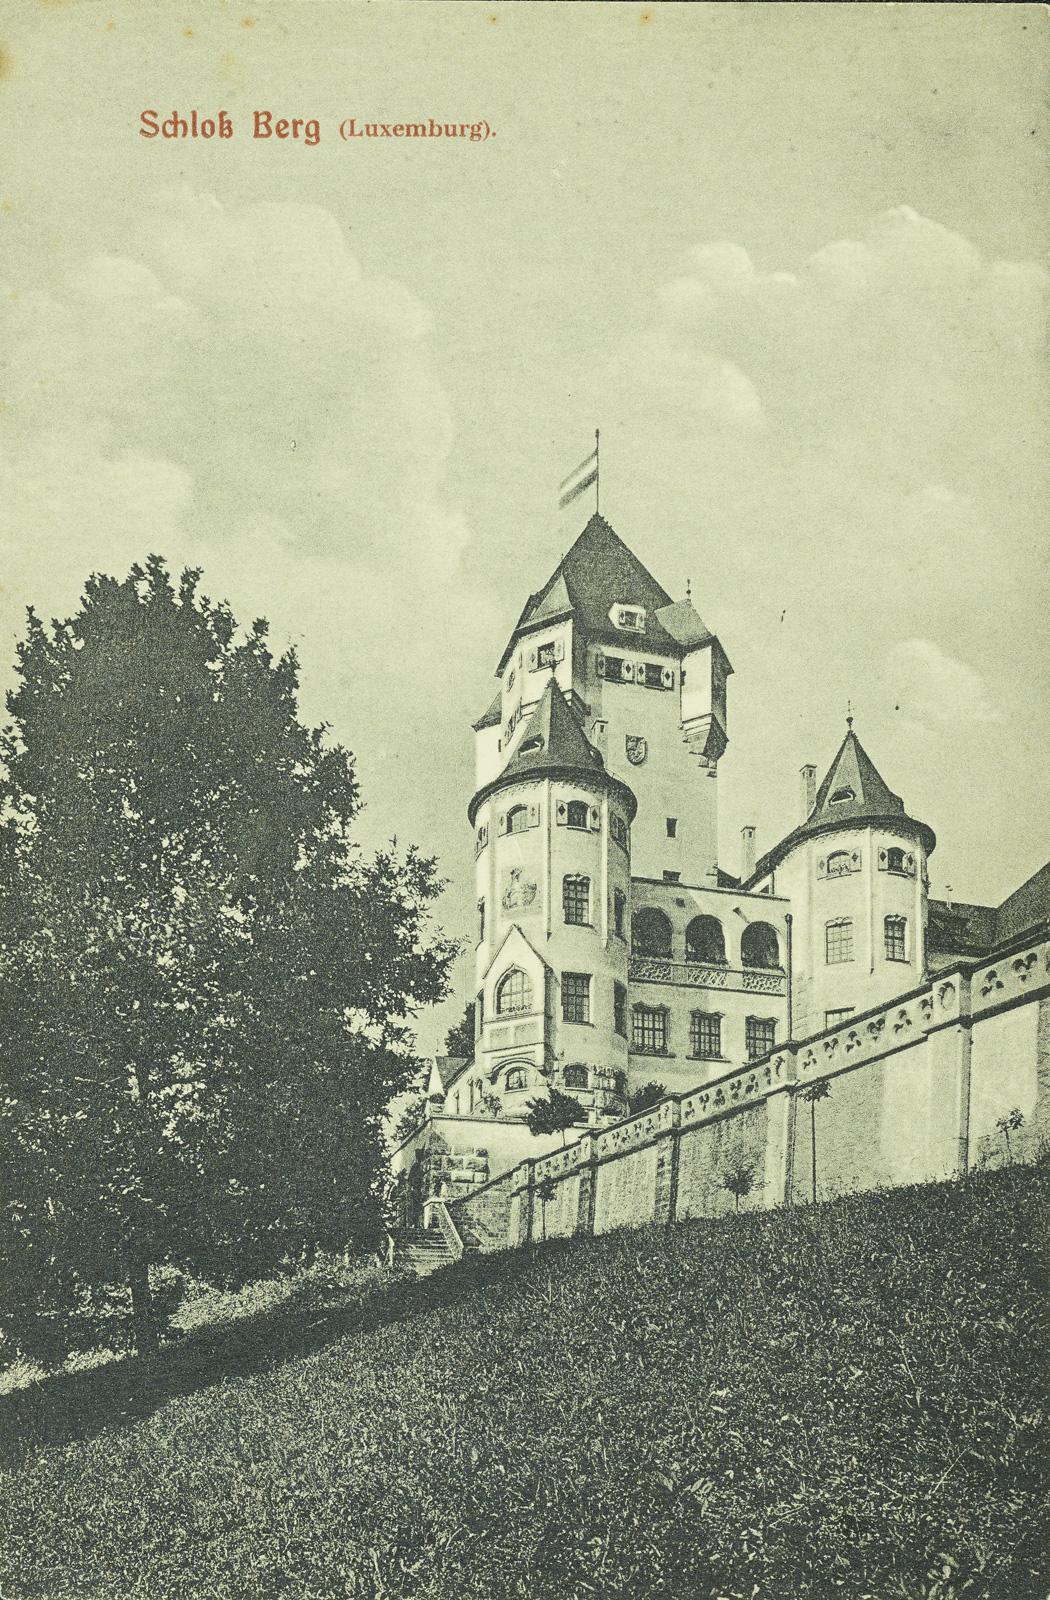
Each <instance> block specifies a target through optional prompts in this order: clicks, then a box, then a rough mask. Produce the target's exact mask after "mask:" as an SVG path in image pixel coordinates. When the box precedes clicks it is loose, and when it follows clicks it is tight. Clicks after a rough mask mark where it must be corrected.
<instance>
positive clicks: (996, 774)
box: [0, 0, 1050, 1049]
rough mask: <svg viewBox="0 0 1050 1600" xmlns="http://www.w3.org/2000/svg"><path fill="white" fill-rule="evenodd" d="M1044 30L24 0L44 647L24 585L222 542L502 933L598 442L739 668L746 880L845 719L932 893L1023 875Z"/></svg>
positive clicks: (28, 509)
mask: <svg viewBox="0 0 1050 1600" xmlns="http://www.w3.org/2000/svg"><path fill="white" fill-rule="evenodd" d="M1048 60H1050V56H1048V50H1047V13H1046V12H1045V10H1044V9H1042V8H1040V7H1036V6H1027V5H1010V6H983V5H967V4H961V5H950V6H948V5H923V4H918V5H910V6H890V5H870V6H854V5H817V6H811V5H807V4H783V5H777V4H771V5H766V4H751V3H748V4H740V5H734V4H723V5H703V6H676V5H666V6H665V5H659V4H658V5H646V6H641V5H639V6H634V5H630V4H622V5H608V6H603V5H572V6H569V5H559V4H550V5H548V4H543V3H540V4H530V5H520V4H504V3H502V0H497V3H495V4H488V5H482V4H478V3H475V0H451V3H448V4H442V5H434V6H426V5H420V4H416V3H411V0H379V3H373V4H369V3H364V0H360V3H358V0H349V3H333V4H323V3H319V4H311V3H289V0H277V3H273V4H269V5H264V6H258V5H248V4H246V3H244V4H240V5H232V4H221V3H211V4H208V5H207V6H203V5H199V4H198V5H194V4H189V5H183V4H179V5H175V4H169V3H164V4H159V5H158V4H155V3H153V0H150V3H148V4H147V3H146V0H135V3H128V0H112V3H110V0H92V3H90V4H88V3H80V4H76V3H74V4H66V3H55V0H50V3H46V4H25V5H21V6H19V7H17V8H15V7H8V8H6V9H5V10H4V11H3V12H2V13H0V319H2V320H0V563H2V570H0V678H3V679H4V680H5V681H6V682H10V681H11V667H10V663H11V662H13V659H14V649H15V644H16V641H17V639H18V637H19V636H20V634H21V632H22V629H23V626H24V615H25V607H26V606H27V605H28V604H32V605H34V606H35V607H37V609H38V610H40V611H41V612H42V613H43V614H44V615H45V616H46V617H50V616H68V615H70V614H71V613H72V612H73V611H75V609H76V607H77V603H78V598H79V595H80V593H81V592H82V587H83V583H84V580H85V578H86V577H87V575H88V574H89V573H90V572H93V571H106V572H112V573H117V574H123V573H125V572H126V571H127V569H128V567H129V566H130V565H131V563H132V562H133V561H135V560H141V559H143V557H144V556H145V555H147V554H148V553H150V552H152V551H156V552H158V553H160V554H161V555H163V556H165V557H166V558H167V559H168V561H169V563H170V564H171V566H172V567H173V568H174V569H178V568H181V567H182V566H184V565H186V564H193V565H200V566H202V567H203V569H204V584H203V587H204V589H205V591H206V592H207V593H209V594H210V595H212V596H213V597H215V598H219V597H221V598H223V599H226V600H228V601H229V603H230V605H231V607H232V609H233V612H234V615H235V616H237V617H238V618H239V619H241V620H242V621H243V622H244V623H246V624H247V623H248V622H250V621H251V620H252V619H253V618H254V617H256V616H260V615H261V616H265V617H267V618H269V620H270V623H271V627H272V636H273V640H274V643H275V645H276V646H277V647H279V648H281V647H284V646H285V645H288V644H294V645H295V647H296V649H297V650H298V652H299V655H300V659H301V678H302V687H301V705H302V709H303V713H304V715H305V716H306V717H307V718H308V719H309V720H310V721H311V722H322V721H323V722H325V723H327V724H329V725H330V728H331V736H332V737H333V738H335V739H338V740H339V741H340V742H342V743H344V744H345V745H347V746H348V747H349V748H350V749H351V750H352V751H353V752H354V754H355V757H356V760H357V768H358V773H359V776H360V780H361V784H362V789H363V793H364V797H365V800H366V809H365V811H364V813H363V815H362V818H361V822H360V837H361V841H362V844H363V845H364V846H365V847H367V848H373V847H374V846H375V845H377V844H378V843H381V842H382V841H384V840H386V839H388V838H390V837H391V836H396V837H397V838H398V839H399V840H401V841H409V840H411V841H414V842H416V843H418V844H419V845H420V846H421V847H423V848H424V849H425V850H427V851H428V852H431V853H435V854H436V855H437V856H438V858H439V861H440V865H441V868H442V871H443V873H444V875H445V876H446V878H447V879H448V888H447V890H446V892H445V895H444V897H443V900H442V902H441V905H440V907H439V913H438V914H439V918H440V921H441V922H442V924H443V925H444V926H445V927H446V929H447V930H448V931H449V932H453V933H456V934H465V933H466V932H467V930H468V929H469V928H470V926H471V908H472V905H473V898H474V897H473V882H472V880H473V856H472V849H471V833H470V830H469V828H468V826H467V822H466V814H465V812H466V804H467V801H468V799H469V797H470V792H471V787H472V774H473V753H472V741H473V735H472V733H471V731H470V724H471V722H473V721H474V720H475V719H476V718H477V717H478V716H479V715H480V714H481V713H482V711H484V710H485V708H486V707H487V705H488V703H489V701H490V700H491V698H492V695H493V693H494V691H495V684H494V681H493V673H494V669H495V666H496V662H497V661H498V659H499V656H500V652H501V650H502V647H503V645H504V643H505V642H506V638H507V636H508V634H509V632H510V630H511V629H512V627H513V625H514V622H515V620H516V618H517V615H518V613H519V611H520V609H521V606H522V604H523V602H524V600H525V598H526V596H527V595H528V593H529V592H530V591H531V590H534V589H537V588H538V587H540V586H541V584H542V583H543V582H544V581H545V580H546V578H547V577H548V575H549V573H550V572H551V571H552V570H553V568H554V567H555V566H556V564H557V562H558V560H559V558H560V556H561V555H562V554H563V552H564V551H565V550H566V549H567V548H568V547H569V545H570V544H571V543H572V542H573V540H574V538H575V537H576V535H577V534H578V533H579V532H580V530H581V528H582V526H583V524H584V522H585V521H586V518H587V515H588V513H589V506H588V505H587V503H586V502H585V501H582V500H581V501H579V502H577V504H576V505H575V506H574V507H573V508H571V509H570V510H569V511H568V512H563V513H560V514H559V513H558V512H557V510H556V490H557V485H558V482H559V480H560V479H562V478H563V477H564V476H565V475H566V474H567V473H568V472H569V471H570V469H571V468H572V467H573V466H574V465H575V464H576V462H577V461H578V460H580V459H581V458H582V457H583V456H584V455H585V454H586V453H587V451H588V450H589V449H590V448H591V444H592V441H593V434H594V429H595V428H596V427H600V428H601V431H602V511H603V513H604V514H605V515H606V516H607V517H608V519H609V521H610V522H611V523H612V524H613V526H614V527H615V528H616V530H617V531H618V533H619V534H620V535H621V537H622V538H623V539H624V540H625V541H626V542H627V543H628V544H629V545H630V546H631V548H632V549H633V550H634V551H635V552H636V554H637V555H638V556H639V557H640V558H641V559H642V560H643V561H644V562H645V564H646V565H647V566H648V567H649V568H650V570H651V571H652V572H653V574H654V576H655V577H656V578H657V579H658V580H659V581H660V582H661V583H662V584H663V585H664V587H665V588H666V589H667V590H668V591H669V592H670V593H671V594H672V595H673V596H674V597H676V598H678V597H681V596H682V595H684V592H685V585H686V582H687V580H688V581H690V583H691V587H692V595H693V600H694V603H695V605H696V607H697V609H698V610H699V612H700V614H701V616H702V617H703V619H704V621H705V622H706V624H707V625H708V627H709V628H711V630H712V631H713V632H715V633H717V634H718V636H719V637H720V639H721V640H722V643H723V645H724V646H725V648H726V650H727V652H728V654H729V657H730V659H731V661H732V663H733V665H734V668H735V675H734V677H733V678H732V679H731V681H730V702H729V717H730V726H729V735H730V743H729V748H728V751H727V753H726V755H725V757H724V758H723V760H722V763H721V766H720V803H721V813H722V815H721V844H720V851H721V859H722V863H723V865H724V866H725V867H726V868H727V869H728V870H730V871H733V870H736V869H737V867H738V865H739V842H740V828H741V827H742V826H743V825H744V824H745V823H753V824H755V825H756V827H757V830H758V836H757V847H758V850H759V852H760V853H761V852H762V851H763V850H764V849H767V848H769V847H770V846H771V845H772V844H773V843H775V842H776V840H777V839H779V838H780V837H781V836H782V835H783V834H784V833H785V832H786V831H787V830H788V829H789V828H790V827H791V826H792V825H793V824H794V823H795V821H796V820H797V805H798V787H799V785H798V770H799V768H800V766H801V765H802V764H803V763H805V762H809V761H812V762H814V763H815V764H816V765H817V767H818V768H819V770H820V773H821V774H822V773H823V771H824V770H825V769H826V768H827V766H828V764H829V763H830V761H831V758H832V756H833V755H834V753H835V750H836V748H837V746H838V743H839V741H840V739H841V737H842V734H843V732H844V719H845V715H846V707H847V702H849V703H851V704H852V708H853V712H854V716H855V719H856V720H855V726H856V730H857V732H858V734H859V735H860V737H861V740H862V741H863V743H864V744H865V746H866V748H867V749H868V751H869V753H870V755H871V756H872V758H873V759H874V760H875V762H876V764H877V766H878V767H879V768H880V770H881V771H882V773H883V775H884V777H885V778H886V780H887V781H888V782H889V784H890V785H891V787H892V788H893V789H894V790H896V792H898V793H899V794H901V795H903V797H904V799H905V802H906V804H907V806H908V808H909V811H910V812H911V814H912V815H915V816H918V817H920V818H921V819H922V820H924V821H927V822H929V823H930V824H931V826H932V827H933V828H934V829H935V831H936V833H937V836H938V846H937V850H936V852H935V854H934V856H933V858H932V860H931V863H930V870H931V879H932V887H933V892H934V893H936V894H943V893H944V892H945V888H946V886H947V885H951V886H952V891H953V893H954V895H955V896H956V897H957V898H961V899H973V900H988V901H994V902H998V901H999V900H1001V899H1002V898H1003V897H1004V896H1005V895H1006V894H1007V893H1009V892H1010V891H1011V890H1012V889H1013V888H1015V887H1016V886H1017V885H1018V884H1019V883H1020V882H1022V881H1023V880H1024V879H1025V878H1026V877H1027V876H1028V875H1029V874H1030V873H1032V872H1033V871H1034V870H1035V869H1036V868H1037V867H1039V866H1040V865H1041V864H1042V863H1043V862H1044V861H1045V860H1046V859H1047V856H1048V855H1050V828H1048V826H1047V820H1046V819H1047V804H1046V800H1047V794H1048V789H1050V784H1048V769H1050V741H1048V740H1047V737H1046V729H1047V704H1048V699H1050V653H1048V650H1047V616H1048V599H1050V595H1048V590H1050V563H1048V560H1047V554H1046V549H1047V526H1048V521H1047V512H1048V510H1050V473H1048V466H1047V462H1048V459H1050V451H1048V448H1047V445H1048V431H1050V430H1048V366H1047V359H1046V357H1047V287H1048V281H1050V280H1048V260H1047V244H1048V238H1047V235H1048V231H1050V208H1048V206H1047V183H1046V171H1047V155H1048V149H1047V109H1046V108H1047V87H1048V83H1047V76H1048V73H1047V68H1048ZM146 108H153V109H156V110H157V111H159V113H160V114H161V115H162V116H165V115H169V114H170V113H171V112H172V111H173V110H178V111H180V112H182V113H183V114H184V115H188V113H189V112H190V110H192V109H193V108H196V109H197V110H198V112H199V113H200V114H201V115H209V116H215V115H217V113H218V112H219V111H220V110H225V111H226V112H227V114H228V116H229V117H230V119H231V121H232V123H233V126H234V136H233V137H232V138H231V139H229V140H218V139H215V140H211V141H205V140H196V141H193V140H188V139H187V140H170V141H169V140H164V139H161V138H157V139H145V138H143V137H141V134H140V131H139V130H140V113H141V112H142V110H143V109H146ZM257 110H264V111H265V110H268V111H270V112H271V113H272V116H273V117H274V119H276V118H289V119H290V118H293V117H300V118H304V119H306V118H316V119H317V120H318V123H319V125H320V138H319V141H318V142H317V143H316V144H312V145H308V144H307V143H306V142H305V140H304V139H299V140H292V139H287V140H285V141H283V142H279V141H277V140H276V139H274V138H271V139H269V140H256V139H253V138H252V137H251V129H252V118H253V113H254V112H255V111H257ZM348 117H355V118H356V119H357V124H358V126H360V125H362V124H364V123H365V122H369V121H371V122H384V121H385V122H387V123H389V124H393V123H395V122H398V121H401V122H406V121H418V120H421V119H423V120H426V119H429V118H431V117H432V118H434V119H435V120H437V121H441V122H444V121H456V122H460V121H463V122H479V121H484V122H487V124H488V125H489V127H490V128H491V129H492V130H493V133H492V136H491V137H489V138H487V139H483V140H478V141H476V142H472V141H469V140H416V139H404V140H394V139H390V140H381V139H377V140H360V139H358V140H354V141H343V140H341V139H340V138H339V134H338V128H339V124H340V122H341V121H342V120H343V119H345V118H348ZM471 989H472V981H471V974H470V971H469V963H468V960H467V958H464V959H463V960H462V961H461V963H460V966H459V968H458V969H457V990H456V994H455V995H454V996H453V997H452V998H451V999H450V1000H449V1002H448V1003H447V1005H446V1006H444V1007H443V1008H441V1009H440V1010H439V1011H437V1012H436V1013H432V1014H430V1015H428V1016H426V1017H424V1018H422V1019H421V1028H420V1039H421V1043H422V1045H423V1046H424V1047H425V1048H427V1049H434V1048H436V1047H438V1046H439V1044H440V1038H441V1036H442V1034H443V1031H444V1029H445V1028H446V1027H447V1026H448V1024H449V1022H450V1021H451V1020H453V1018H454V1016H456V1015H458V1013H459V1011H460V1009H461V1007H462V1003H463V1000H464V999H465V997H466V995H467V994H468V993H469V992H470V991H471Z"/></svg>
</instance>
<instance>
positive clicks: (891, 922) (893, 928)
mask: <svg viewBox="0 0 1050 1600" xmlns="http://www.w3.org/2000/svg"><path fill="white" fill-rule="evenodd" d="M883 932H884V936H885V940H886V960H887V961H907V959H908V919H907V917H887V918H886V920H885V922H884V923H883Z"/></svg>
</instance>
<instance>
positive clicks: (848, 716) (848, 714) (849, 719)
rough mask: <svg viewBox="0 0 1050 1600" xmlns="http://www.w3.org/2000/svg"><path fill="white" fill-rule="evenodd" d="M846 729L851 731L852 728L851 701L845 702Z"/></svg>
mask: <svg viewBox="0 0 1050 1600" xmlns="http://www.w3.org/2000/svg"><path fill="white" fill-rule="evenodd" d="M846 727H847V728H850V729H852V727H853V701H852V700H847V701H846Z"/></svg>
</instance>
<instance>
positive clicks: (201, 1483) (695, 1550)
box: [0, 1163, 1050, 1600]
mask: <svg viewBox="0 0 1050 1600" xmlns="http://www.w3.org/2000/svg"><path fill="white" fill-rule="evenodd" d="M1048 1201H1050V1168H1048V1166H1047V1164H1046V1163H1043V1164H1042V1165H1041V1166H1039V1167H1037V1168H1033V1169H1019V1168H1018V1169H1009V1170H1005V1171H1001V1172H997V1173H990V1174H985V1175H980V1176H975V1177H973V1178H971V1179H970V1180H968V1181H966V1182H964V1183H959V1184H950V1185H944V1186H932V1187H927V1188H919V1189H905V1190H897V1191H894V1192H890V1193H885V1194H878V1195H873V1196H866V1197H859V1198H856V1199H851V1200H844V1201H840V1202H834V1203H831V1204H828V1205H824V1206H820V1207H816V1208H808V1207H806V1208H799V1209H797V1210H794V1211H785V1212H778V1213H773V1214H769V1215H765V1216H762V1215H751V1216H742V1217H739V1218H730V1219H728V1220H726V1221H722V1222H718V1223H691V1224H686V1225H684V1226H681V1227H677V1228H671V1229H666V1230H658V1229H653V1228H646V1229H641V1230H638V1231H633V1232H622V1233H618V1234H614V1235H610V1236H608V1237H606V1238H603V1239H595V1240H581V1241H577V1242H571V1243H554V1244H548V1245H546V1246H542V1247H540V1248H539V1249H537V1250H535V1251H532V1252H514V1253H511V1254H509V1255H507V1256H502V1257H489V1258H485V1259H480V1260H473V1261H466V1262H464V1263H462V1264H460V1265H459V1266H458V1267H454V1268H451V1269H448V1270H447V1271H445V1272H443V1273H439V1274H437V1275H436V1276H435V1277H433V1278H431V1279H428V1280H426V1281H424V1282H420V1283H415V1282H413V1283H398V1282H389V1281H385V1280H384V1279H383V1277H382V1275H381V1274H372V1275H371V1276H370V1277H369V1279H368V1280H367V1282H365V1283H364V1284H363V1286H362V1287H360V1288H359V1289H358V1290H356V1291H355V1292H353V1293H350V1294H349V1295H347V1296H344V1297H343V1298H341V1299H340V1300H338V1301H337V1303H335V1304H330V1305H327V1306H325V1305H316V1306H314V1307H312V1308H311V1307H309V1306H304V1305H303V1304H301V1303H298V1302H296V1301H294V1300H293V1301H292V1302H290V1303H289V1304H288V1305H286V1306H283V1307H278V1308H276V1309H274V1310H271V1311H269V1312H264V1313H261V1314H260V1315H258V1316H255V1317H250V1318H244V1319H242V1320H241V1321H239V1322H237V1323H231V1324H228V1325H224V1326H217V1327H214V1328H211V1329H203V1330H198V1331H196V1332H194V1333H192V1334H189V1335H187V1336H186V1337H185V1338H184V1339H183V1340H182V1341H181V1342H180V1343H178V1344H177V1345H175V1346H173V1347H171V1348H170V1349H168V1350H166V1351H165V1352H163V1353H162V1355H161V1356H160V1357H159V1358H158V1359H157V1360H156V1362H155V1363H154V1364H153V1365H152V1367H150V1368H146V1367H144V1366H142V1365H141V1364H139V1363H136V1362H134V1361H123V1362H115V1363H112V1364H111V1365H109V1366H106V1367H101V1368H98V1369H96V1370H94V1371H86V1372H80V1373H76V1374H71V1375H67V1376H64V1377H58V1378H55V1379H52V1380H50V1381H49V1382H46V1383H42V1384H37V1385H34V1386H33V1387H31V1388H29V1389H26V1390H23V1391H21V1392H18V1393H14V1394H9V1395H6V1396H3V1397H0V1430H2V1445H3V1460H4V1469H3V1472H2V1475H0V1476H2V1481H0V1532H2V1538H0V1592H2V1594H3V1596H4V1600H27V1597H29V1596H38V1597H41V1600H44V1597H46V1600H66V1597H74V1596H75V1597H77V1600H124V1597H131V1596H135V1597H140V1600H175V1597H178V1600H196V1597H200V1600H210V1597H214V1600H219V1597H222V1600H227V1597H230V1600H232V1597H244V1600H248V1597H255V1596H258V1597H260V1600H264V1597H269V1596H278V1595H280V1596H287V1597H302V1600H307V1597H309V1600H328V1597H335V1596H350V1597H358V1596H360V1597H369V1600H372V1597H376V1600H382V1597H396V1600H411V1597H416V1596H419V1597H424V1596H427V1597H435V1600H436V1597H441V1600H502V1597H504V1596H506V1597H513V1596H522V1597H525V1596H529V1597H543V1600H546V1597H552V1600H555V1597H556V1600H569V1597H573V1600H575V1597H583V1596H592V1595H597V1596H622V1597H623V1600H627V1597H631V1600H640V1597H649V1596H668V1597H670V1596H674V1597H680V1600H715V1597H722V1600H729V1597H746V1600H803V1597H811V1596H839V1595H842V1596H850V1597H858V1600H859V1597H862V1596H863V1597H869V1600H893V1597H898V1596H899V1597H905V1596H907V1597H913V1596H926V1597H929V1600H964V1597H965V1600H977V1597H981V1596H989V1597H995V1600H999V1597H1002V1600H1045V1596H1046V1594H1047V1591H1048V1588H1050V1560H1048V1558H1047V1554H1046V1546H1045V1536H1044V1532H1043V1530H1044V1529H1045V1527H1046V1524H1047V1520H1048V1513H1050V1459H1048V1448H1047V1432H1046V1419H1047V1409H1046V1399H1047V1397H1046V1387H1047V1376H1048V1359H1047V1353H1048V1350H1050V1339H1048V1329H1047V1303H1046V1267H1047V1258H1046V1240H1047V1222H1048V1218H1050V1205H1048Z"/></svg>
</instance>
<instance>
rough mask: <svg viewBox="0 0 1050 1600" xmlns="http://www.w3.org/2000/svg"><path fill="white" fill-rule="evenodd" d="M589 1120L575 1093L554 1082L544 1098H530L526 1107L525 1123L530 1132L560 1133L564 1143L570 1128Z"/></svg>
mask: <svg viewBox="0 0 1050 1600" xmlns="http://www.w3.org/2000/svg"><path fill="white" fill-rule="evenodd" d="M586 1121H587V1113H586V1111H585V1110H584V1108H583V1106H582V1105H581V1104H580V1102H579V1100H577V1099H576V1097H575V1095H571V1094H566V1093H565V1092H564V1091H563V1090H562V1089H557V1088H555V1086H554V1085H553V1084H551V1086H550V1088H549V1089H548V1091H547V1094H546V1095H545V1096H544V1098H543V1099H537V1100H530V1101H529V1102H528V1103H527V1105H526V1108H525V1125H526V1127H527V1128H528V1130H529V1132H530V1133H533V1134H537V1135H539V1134H544V1133H560V1134H561V1136H562V1144H564V1143H565V1134H566V1131H567V1130H568V1129H569V1128H575V1127H576V1126H577V1125H578V1124H579V1123H581V1122H586Z"/></svg>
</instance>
